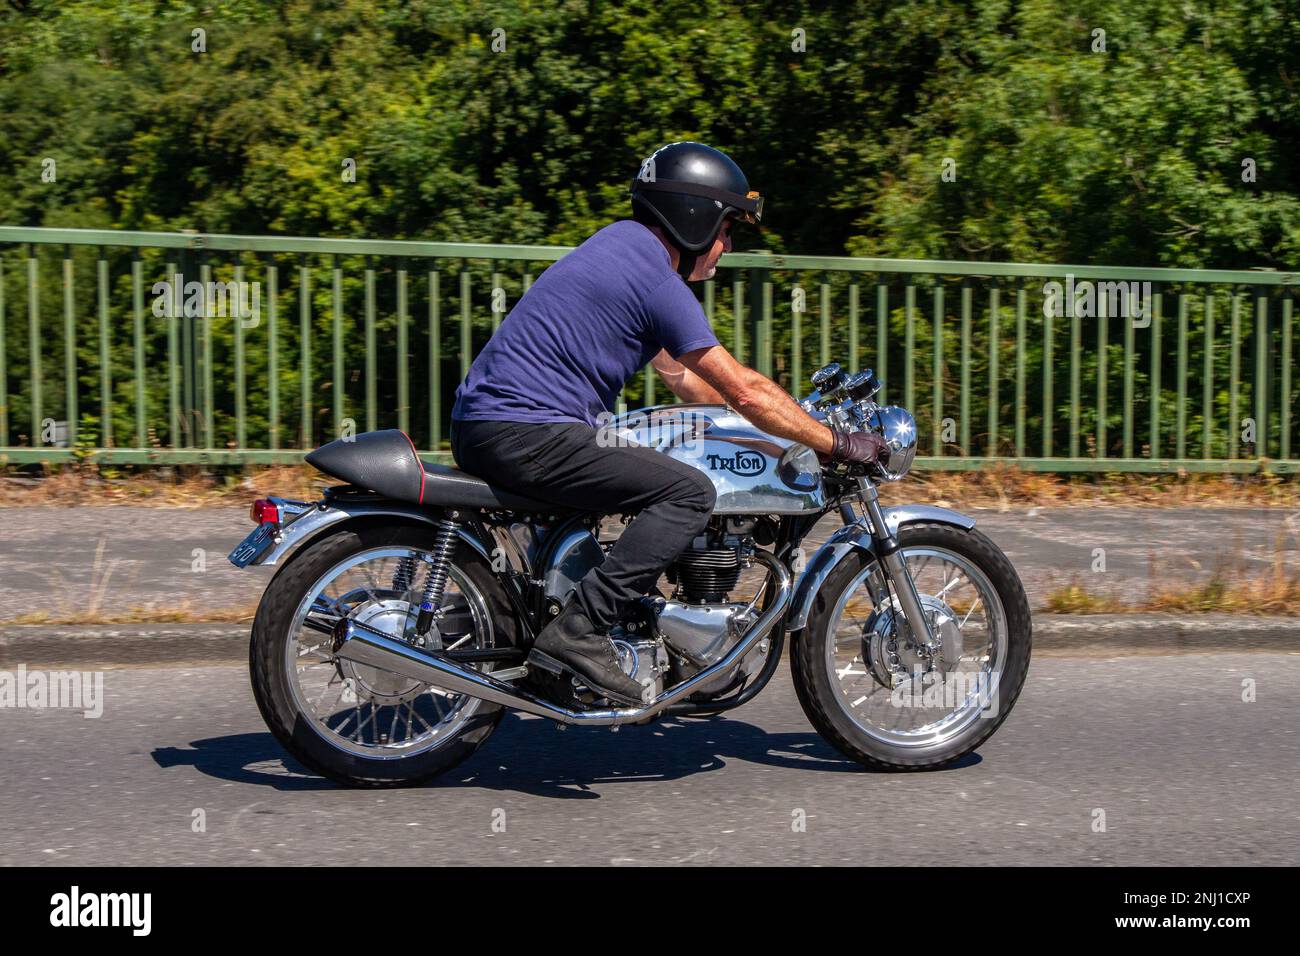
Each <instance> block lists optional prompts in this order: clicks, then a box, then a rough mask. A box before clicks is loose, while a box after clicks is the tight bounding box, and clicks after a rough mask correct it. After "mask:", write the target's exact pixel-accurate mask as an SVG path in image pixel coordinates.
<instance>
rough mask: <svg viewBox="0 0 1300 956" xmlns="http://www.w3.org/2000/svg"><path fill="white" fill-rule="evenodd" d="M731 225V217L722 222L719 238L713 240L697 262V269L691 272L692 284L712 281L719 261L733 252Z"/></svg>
mask: <svg viewBox="0 0 1300 956" xmlns="http://www.w3.org/2000/svg"><path fill="white" fill-rule="evenodd" d="M731 223H732V218H731V217H730V216H728V217H727V218H726V219H724V220H723V221H722V228H721V229H720V230H718V236H717V238H716V239H714V240H713V245H712V246H710V247H709V248H708V249H707V250H706V251H705V252H704V254H703V255H701V256H700V257H699V258H698V259H696V260H695V268H694V269H693V270H691V281H692V282H701V281H703V280H705V279H712V278H713V274H714V273H715V272H717V271H718V259H720V258H721V257H722V254H723V253H724V252H730V251H731Z"/></svg>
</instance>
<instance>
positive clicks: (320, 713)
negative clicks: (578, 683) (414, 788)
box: [249, 523, 517, 787]
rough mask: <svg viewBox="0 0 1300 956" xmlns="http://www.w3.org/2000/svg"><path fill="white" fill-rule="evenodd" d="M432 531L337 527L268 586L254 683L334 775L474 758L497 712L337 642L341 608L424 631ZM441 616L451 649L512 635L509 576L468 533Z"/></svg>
mask: <svg viewBox="0 0 1300 956" xmlns="http://www.w3.org/2000/svg"><path fill="white" fill-rule="evenodd" d="M433 537H434V532H433V530H432V529H431V528H425V527H422V526H420V525H415V524H392V523H363V524H357V525H350V526H347V527H343V528H339V529H338V530H336V531H333V532H330V533H328V534H327V535H326V536H325V537H323V538H320V539H317V540H315V541H312V542H310V543H309V544H308V545H306V547H307V548H308V549H309V550H307V551H304V552H302V553H299V554H297V555H295V556H294V558H293V559H292V560H291V561H290V562H289V563H288V564H287V565H285V567H284V568H282V569H281V570H280V572H279V573H277V574H276V576H275V577H274V578H273V579H272V580H271V583H270V585H269V586H268V587H267V589H266V593H265V594H264V595H263V596H262V601H261V604H260V605H259V606H258V610H257V616H256V618H255V620H254V623H253V634H252V642H251V645H250V648H249V667H250V672H251V677H252V684H253V694H254V696H255V697H256V699H257V704H258V707H259V709H260V710H261V712H262V716H263V718H264V719H265V720H266V723H267V726H268V727H269V728H270V729H271V732H272V733H274V734H275V736H276V739H278V740H279V741H280V743H281V744H283V745H284V747H285V748H286V749H287V750H288V751H289V752H290V753H292V754H293V756H294V757H296V758H297V759H298V760H300V761H301V762H302V763H304V764H305V765H306V766H308V767H310V768H311V769H312V770H314V771H316V772H317V773H320V774H323V775H325V776H327V777H329V778H330V779H332V780H336V781H338V782H340V783H345V784H348V785H350V786H368V787H392V786H403V785H409V784H413V783H418V782H420V781H422V780H427V779H429V778H431V777H435V776H437V775H438V774H440V773H444V772H446V771H447V770H450V769H451V768H452V767H454V766H456V764H458V763H460V762H461V761H463V760H465V759H466V758H467V757H469V756H470V754H472V753H473V752H474V751H475V750H477V749H478V747H479V746H481V745H482V744H483V742H484V741H485V740H486V739H487V738H488V736H489V735H490V734H491V733H492V731H493V729H494V728H495V727H496V725H497V723H498V721H500V719H501V715H502V712H503V710H502V708H501V707H500V705H497V704H490V703H487V702H485V701H482V700H480V699H478V698H475V697H468V696H466V695H464V694H455V693H451V692H449V691H444V690H442V689H440V688H436V687H433V686H431V685H429V684H424V683H421V682H419V681H414V680H411V679H409V678H405V677H401V676H399V675H397V674H393V673H391V672H389V671H382V670H378V669H377V668H373V667H367V666H364V665H359V664H354V663H352V662H349V661H342V660H339V659H338V658H336V657H335V656H334V654H333V651H332V649H331V640H332V637H331V633H330V631H331V630H332V628H333V626H334V625H335V624H336V623H337V622H338V621H339V620H340V619H342V618H350V619H353V620H357V621H360V622H362V623H364V624H367V625H368V626H370V627H373V628H377V629H379V630H381V631H384V632H385V633H387V634H389V635H391V636H393V637H397V638H399V639H403V640H408V641H412V642H419V641H420V638H418V637H417V635H416V633H415V622H416V617H417V615H418V613H419V607H420V600H421V596H422V594H423V590H424V585H425V581H426V578H427V575H428V574H429V571H430V567H431V565H430V564H429V563H428V561H427V559H429V558H430V557H431V553H430V550H429V549H430V548H431V547H432V544H433ZM435 627H436V631H434V630H431V632H430V634H429V635H427V638H431V639H432V640H431V643H432V642H437V643H434V644H433V646H438V644H440V645H441V647H442V648H444V649H451V648H460V649H469V648H480V649H486V648H501V647H512V646H515V643H516V635H517V631H516V628H515V619H514V616H513V614H512V612H511V610H510V607H509V602H508V599H507V597H506V595H505V593H504V591H503V590H502V587H501V584H500V582H499V581H498V580H497V579H496V578H495V576H494V575H493V574H492V571H491V568H490V566H489V565H488V563H487V562H486V561H485V560H484V559H483V558H482V556H481V555H479V554H478V553H477V552H476V551H475V550H474V549H472V548H470V547H469V546H468V545H466V544H465V543H464V542H460V543H458V544H457V546H456V550H455V552H454V554H453V556H452V561H451V564H450V567H449V569H448V573H447V582H446V587H445V589H444V591H443V600H442V602H441V605H440V611H439V613H438V615H437V617H436V619H435ZM426 646H427V645H426ZM472 666H476V667H478V668H480V669H483V670H490V669H491V668H492V666H493V665H492V664H490V663H485V664H477V665H472Z"/></svg>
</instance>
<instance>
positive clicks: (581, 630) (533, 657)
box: [528, 595, 642, 704]
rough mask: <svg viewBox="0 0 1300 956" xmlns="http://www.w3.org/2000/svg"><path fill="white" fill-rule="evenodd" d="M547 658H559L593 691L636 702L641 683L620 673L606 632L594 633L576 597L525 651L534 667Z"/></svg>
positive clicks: (616, 654)
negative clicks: (530, 649) (530, 648)
mask: <svg viewBox="0 0 1300 956" xmlns="http://www.w3.org/2000/svg"><path fill="white" fill-rule="evenodd" d="M547 658H552V659H553V660H555V661H560V662H561V663H563V664H564V665H565V666H567V667H569V668H570V669H572V670H573V671H575V672H576V673H577V674H578V676H579V677H581V678H582V679H583V681H584V682H586V684H587V685H588V686H589V687H590V688H591V689H592V690H594V691H596V692H597V693H599V694H604V695H606V696H607V697H611V698H614V699H615V700H619V701H622V702H624V703H628V704H640V703H641V702H642V701H641V685H640V684H638V683H637V682H636V681H634V680H633V679H632V678H631V677H628V676H627V674H625V673H624V672H623V668H622V667H620V666H619V664H618V651H616V650H615V649H614V642H613V641H612V640H611V639H610V638H609V636H608V635H607V634H601V633H598V632H597V630H596V625H594V624H592V623H591V621H590V619H588V617H587V614H586V612H585V611H583V609H582V605H581V604H580V603H579V602H578V600H577V598H575V597H574V596H572V595H570V597H569V601H568V603H567V604H565V605H564V608H563V609H562V610H561V611H560V613H559V614H557V615H556V616H555V617H554V618H553V619H552V620H551V621H550V623H549V624H547V625H546V626H545V627H544V628H542V631H541V633H540V634H538V635H537V640H536V641H534V642H533V649H532V651H531V652H529V655H528V661H529V663H530V664H533V665H534V666H535V667H541V668H543V669H545V670H551V669H553V667H554V664H553V663H552V665H551V667H547V664H548V661H547V660H546V659H547Z"/></svg>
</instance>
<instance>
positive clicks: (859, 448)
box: [817, 428, 889, 465]
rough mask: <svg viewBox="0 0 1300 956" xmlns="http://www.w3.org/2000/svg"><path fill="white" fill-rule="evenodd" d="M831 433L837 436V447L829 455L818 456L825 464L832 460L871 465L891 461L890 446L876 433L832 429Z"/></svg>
mask: <svg viewBox="0 0 1300 956" xmlns="http://www.w3.org/2000/svg"><path fill="white" fill-rule="evenodd" d="M831 432H832V433H833V434H834V435H835V447H834V448H833V449H832V450H831V453H830V454H829V455H825V456H823V455H821V454H818V456H817V457H818V458H819V459H822V460H823V463H824V462H825V460H830V461H841V462H847V463H851V464H862V465H870V464H873V463H875V462H877V461H879V462H880V463H881V464H884V463H885V462H887V461H889V444H888V443H887V442H886V441H885V440H884V439H883V438H881V437H880V436H879V435H878V434H876V433H875V432H842V431H840V430H839V429H838V428H832V429H831Z"/></svg>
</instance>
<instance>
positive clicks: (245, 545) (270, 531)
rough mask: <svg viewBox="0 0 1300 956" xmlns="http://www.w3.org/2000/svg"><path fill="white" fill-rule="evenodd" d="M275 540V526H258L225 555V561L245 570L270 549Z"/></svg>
mask: <svg viewBox="0 0 1300 956" xmlns="http://www.w3.org/2000/svg"><path fill="white" fill-rule="evenodd" d="M274 538H275V525H273V524H259V525H258V526H257V527H256V528H254V529H253V530H252V531H251V532H249V535H248V537H247V538H245V539H244V540H243V541H241V542H239V545H238V547H236V548H235V550H234V551H231V552H230V554H228V555H226V560H228V561H229V562H230V563H231V564H233V565H234V566H235V567H237V568H246V567H248V565H250V564H252V563H253V562H254V561H255V560H257V559H258V558H260V557H261V556H262V555H263V554H264V553H266V551H267V550H268V549H269V548H270V546H271V544H272V541H273V539H274Z"/></svg>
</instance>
